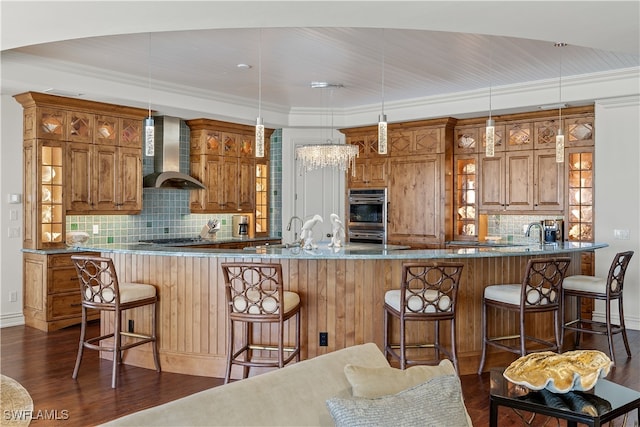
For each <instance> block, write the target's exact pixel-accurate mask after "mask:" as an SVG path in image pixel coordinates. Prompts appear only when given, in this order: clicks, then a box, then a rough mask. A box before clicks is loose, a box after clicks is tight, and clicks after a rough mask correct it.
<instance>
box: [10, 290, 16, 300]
mask: <svg viewBox="0 0 640 427" xmlns="http://www.w3.org/2000/svg"><path fill="white" fill-rule="evenodd" d="M17 301H18V292H17V291H11V292H9V302H17Z"/></svg>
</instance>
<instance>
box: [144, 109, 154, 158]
mask: <svg viewBox="0 0 640 427" xmlns="http://www.w3.org/2000/svg"><path fill="white" fill-rule="evenodd" d="M154 125H155V123H154V121H153V117H151V116H149V117H147V118H146V119H144V155H145V156H153V155H154V154H155V126H154Z"/></svg>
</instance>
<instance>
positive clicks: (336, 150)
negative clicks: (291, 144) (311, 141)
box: [296, 144, 358, 176]
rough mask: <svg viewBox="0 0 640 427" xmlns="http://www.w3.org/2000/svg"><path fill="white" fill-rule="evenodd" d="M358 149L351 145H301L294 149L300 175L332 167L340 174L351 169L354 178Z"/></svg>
mask: <svg viewBox="0 0 640 427" xmlns="http://www.w3.org/2000/svg"><path fill="white" fill-rule="evenodd" d="M356 157H358V147H357V146H355V145H351V144H319V145H301V146H298V147H297V148H296V159H297V160H298V161H299V162H300V163H299V171H300V173H302V172H303V171H304V172H308V171H311V170H314V169H321V168H327V167H332V168H336V169H339V170H340V171H342V172H345V171H347V169H349V168H351V170H352V173H353V174H354V176H355V165H356Z"/></svg>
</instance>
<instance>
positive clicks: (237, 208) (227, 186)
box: [186, 119, 273, 227]
mask: <svg viewBox="0 0 640 427" xmlns="http://www.w3.org/2000/svg"><path fill="white" fill-rule="evenodd" d="M186 123H187V125H188V126H189V128H190V130H191V142H190V156H191V157H190V163H191V174H192V175H193V176H194V177H195V178H196V179H198V180H200V181H201V182H202V183H203V184H204V185H205V186H206V187H207V188H206V189H205V190H194V191H191V212H194V213H231V212H246V213H254V214H257V205H256V189H257V187H256V185H257V176H256V175H257V172H256V171H257V169H256V164H257V161H261V162H262V161H264V162H268V160H269V159H268V157H265V158H263V159H256V158H255V128H254V127H253V126H248V125H240V124H236V123H228V122H222V121H219V120H209V119H195V120H188V121H187V122H186ZM271 133H273V129H265V145H266V147H265V155H266V156H268V153H269V137H270V136H271ZM261 195H264V194H261ZM261 202H266V201H265V200H264V199H261ZM261 206H264V205H261ZM267 206H268V203H267ZM262 209H263V210H264V208H262ZM261 213H262V211H261ZM265 214H266V212H265ZM265 225H266V224H265V223H261V227H262V226H265Z"/></svg>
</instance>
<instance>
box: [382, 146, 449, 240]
mask: <svg viewBox="0 0 640 427" xmlns="http://www.w3.org/2000/svg"><path fill="white" fill-rule="evenodd" d="M443 162H444V160H443V159H442V157H441V156H439V155H431V156H423V157H420V158H415V157H409V158H406V157H399V158H391V160H390V165H391V166H390V175H389V192H388V193H389V224H388V236H387V240H388V242H389V243H391V244H403V245H411V246H413V247H430V246H431V247H439V246H440V245H442V244H444V241H445V230H444V226H443V215H444V210H443V209H442V207H443V206H444V205H445V188H444V187H445V186H444V176H443Z"/></svg>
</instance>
